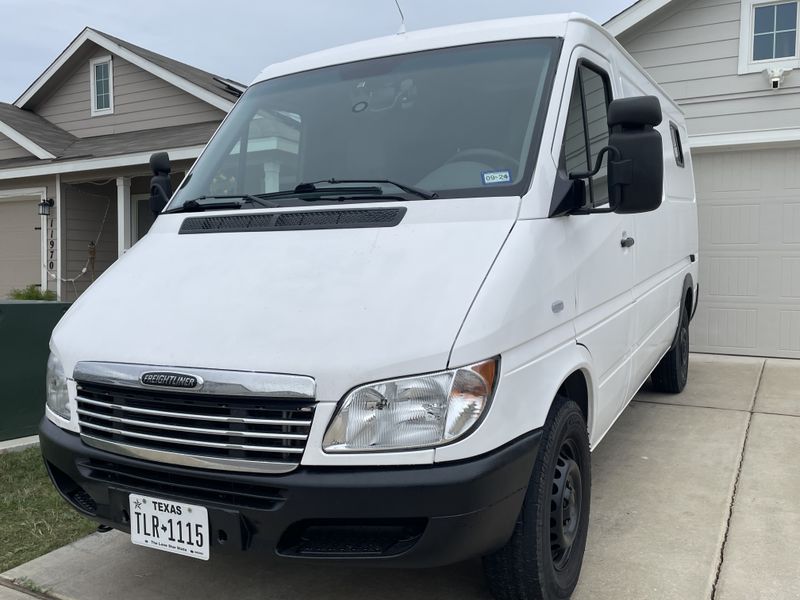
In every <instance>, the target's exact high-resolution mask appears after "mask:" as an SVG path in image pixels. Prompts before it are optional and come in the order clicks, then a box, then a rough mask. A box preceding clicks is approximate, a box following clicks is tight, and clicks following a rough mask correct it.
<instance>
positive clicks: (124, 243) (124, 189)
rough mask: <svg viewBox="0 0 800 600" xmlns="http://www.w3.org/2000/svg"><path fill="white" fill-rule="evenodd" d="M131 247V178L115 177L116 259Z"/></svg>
mask: <svg viewBox="0 0 800 600" xmlns="http://www.w3.org/2000/svg"><path fill="white" fill-rule="evenodd" d="M130 247H131V178H130V177H117V258H119V257H121V256H122V255H123V254H125V251H126V250H128V248H130Z"/></svg>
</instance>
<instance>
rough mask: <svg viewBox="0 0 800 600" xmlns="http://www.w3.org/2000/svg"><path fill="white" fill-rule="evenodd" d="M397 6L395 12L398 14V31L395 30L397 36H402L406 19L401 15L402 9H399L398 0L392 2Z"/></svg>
mask: <svg viewBox="0 0 800 600" xmlns="http://www.w3.org/2000/svg"><path fill="white" fill-rule="evenodd" d="M394 3H395V6H397V12H399V13H400V29H398V30H397V35H402V34H404V33H405V32H406V17H405V15H403V9H402V8H400V0H394Z"/></svg>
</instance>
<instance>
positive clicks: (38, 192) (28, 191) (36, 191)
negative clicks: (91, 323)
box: [0, 187, 47, 291]
mask: <svg viewBox="0 0 800 600" xmlns="http://www.w3.org/2000/svg"><path fill="white" fill-rule="evenodd" d="M25 196H30V197H31V202H35V204H33V206H32V210H35V211H37V212H38V210H39V208H38V204H39V202H41V201H42V200H44V199H45V198H47V187H33V188H17V189H15V190H0V202H2V201H7V200H17V199H18V198H21V197H23V198H24V197H25ZM35 198H39V200H38V202H36V201H35V200H34V199H35ZM45 220H46V217H39V281H40V284H41V287H40V289H41V290H43V291H44V290H46V289H47V261H46V260H45V258H46V250H45V249H46V248H47V238H46V236H47V227H46V225H47V224H46V222H45Z"/></svg>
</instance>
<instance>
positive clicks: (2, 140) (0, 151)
mask: <svg viewBox="0 0 800 600" xmlns="http://www.w3.org/2000/svg"><path fill="white" fill-rule="evenodd" d="M26 156H33V154H31V153H30V152H28V151H27V150H25V148H23V147H21V146H18V145H17V143H16V142H13V141H11V140H10V139H9V138H7V137H6V136H4V135H2V134H0V160H7V159H9V158H24V157H26Z"/></svg>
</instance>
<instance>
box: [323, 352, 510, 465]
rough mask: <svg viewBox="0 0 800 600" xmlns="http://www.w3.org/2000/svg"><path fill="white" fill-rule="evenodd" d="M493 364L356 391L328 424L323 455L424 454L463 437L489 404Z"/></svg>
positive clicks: (348, 397)
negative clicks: (423, 450)
mask: <svg viewBox="0 0 800 600" xmlns="http://www.w3.org/2000/svg"><path fill="white" fill-rule="evenodd" d="M497 367H498V361H497V359H491V360H487V361H484V362H481V363H477V364H474V365H469V366H467V367H461V368H459V369H452V370H449V371H442V372H441V373H432V374H430V375H421V376H419V377H407V378H404V379H393V380H389V381H380V382H377V383H371V384H369V385H365V386H362V387H359V388H356V389H355V390H353V391H352V392H350V394H349V395H348V396H347V397H346V398H345V400H344V402H342V405H341V407H340V408H339V410H338V412H337V413H336V416H335V417H334V418H333V421H331V424H330V426H329V427H328V431H327V432H326V433H325V438H324V440H323V443H322V447H323V449H324V450H325V451H326V452H364V451H382V450H383V451H385V450H408V449H415V448H429V447H431V446H438V445H441V444H443V443H446V442H450V441H452V440H455V439H456V438H459V437H461V436H463V435H465V434H466V433H467V432H469V431H470V430H471V429H472V428H473V427H474V426H475V424H476V423H477V422H478V419H480V417H481V415H482V414H483V412H484V411H485V410H486V407H487V406H488V404H489V401H490V400H491V396H492V392H493V391H494V383H495V377H496V375H497Z"/></svg>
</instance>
